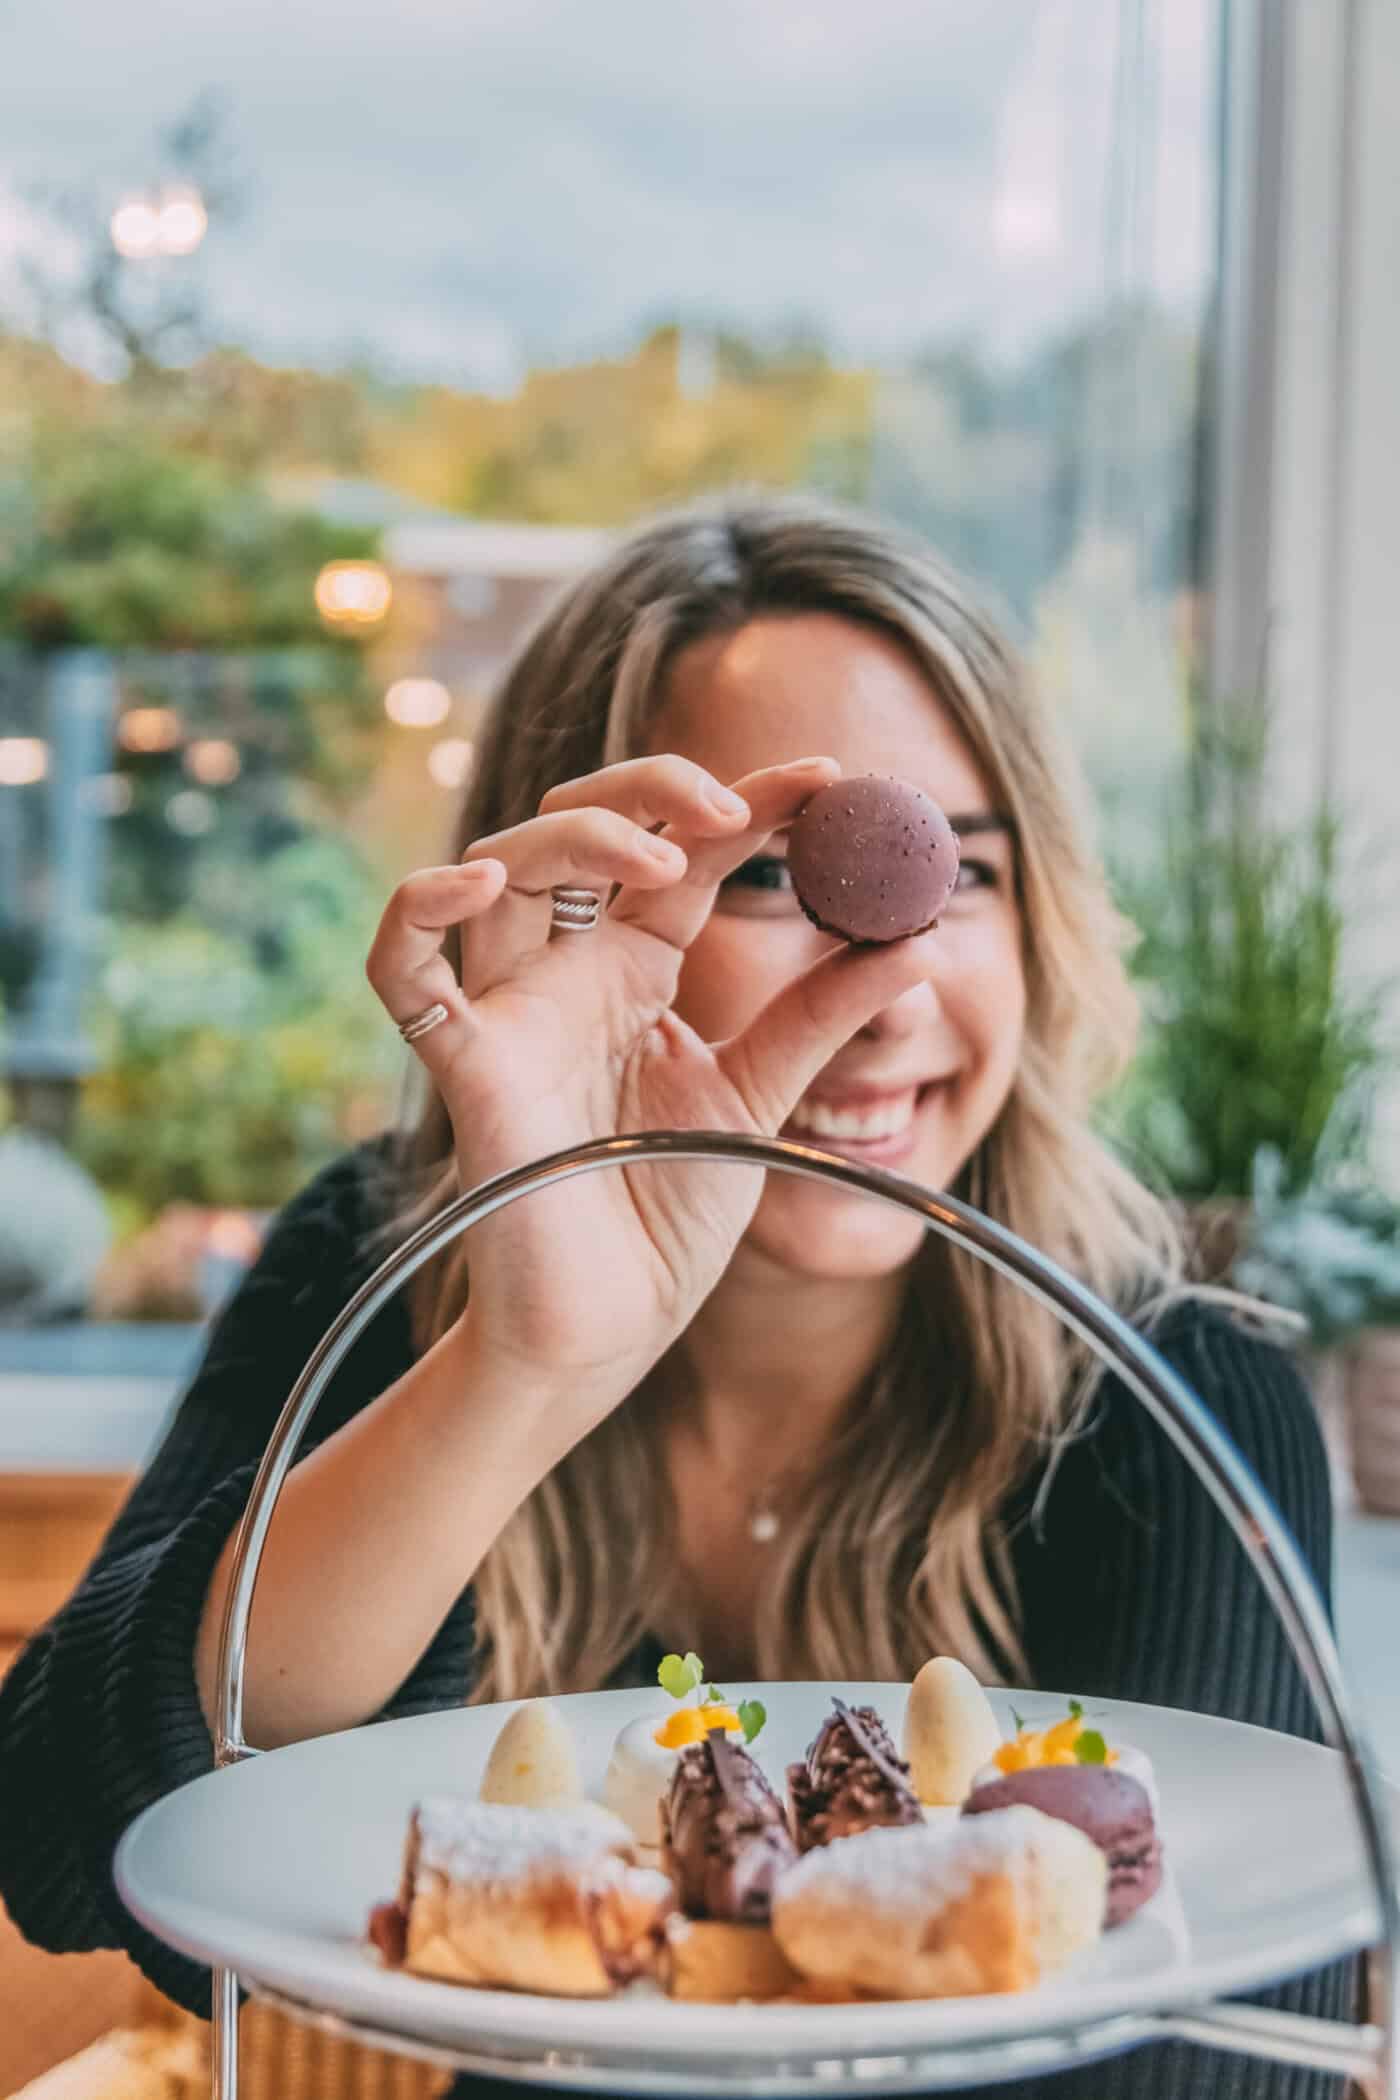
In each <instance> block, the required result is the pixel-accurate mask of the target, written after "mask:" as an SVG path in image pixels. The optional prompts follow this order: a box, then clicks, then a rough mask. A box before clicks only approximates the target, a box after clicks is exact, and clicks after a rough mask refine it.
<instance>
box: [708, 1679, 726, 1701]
mask: <svg viewBox="0 0 1400 2100" xmlns="http://www.w3.org/2000/svg"><path fill="white" fill-rule="evenodd" d="M705 1704H706V1706H723V1704H724V1693H723V1692H722V1691H721V1690H720V1688H719V1686H718V1685H717V1684H712V1685H711V1686H710V1687H709V1689H708V1691H707V1692H706V1693H705Z"/></svg>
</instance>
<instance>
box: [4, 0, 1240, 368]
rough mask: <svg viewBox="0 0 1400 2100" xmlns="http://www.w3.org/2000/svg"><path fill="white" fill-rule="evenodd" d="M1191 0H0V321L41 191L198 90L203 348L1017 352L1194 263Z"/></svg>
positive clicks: (1200, 106) (462, 354)
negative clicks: (212, 217)
mask: <svg viewBox="0 0 1400 2100" xmlns="http://www.w3.org/2000/svg"><path fill="white" fill-rule="evenodd" d="M1218 5H1219V0H800V4H799V0H705V4H704V5H703V6H697V5H691V6H681V5H678V4H677V0H669V4H667V0H381V4H379V5H374V6H371V5H367V4H364V0H344V4H342V5H340V6H336V5H334V4H332V0H238V4H237V5H228V4H221V5H219V6H217V7H216V6H215V5H214V0H181V4H179V5H175V4H171V0H144V4H143V0H51V4H50V5H48V6H45V7H42V8H41V7H36V6H34V5H33V4H32V0H0V314H3V315H6V316H8V317H10V318H12V319H15V318H22V317H23V293H22V288H21V283H20V276H19V258H20V255H21V253H22V251H24V250H25V248H26V246H27V245H30V244H32V243H33V242H34V241H35V240H42V239H43V238H44V236H43V232H42V227H41V225H40V223H39V222H38V221H37V220H36V217H35V213H34V206H33V197H34V194H35V191H36V188H37V186H40V185H43V184H53V183H61V184H65V185H69V186H75V187H80V188H83V189H87V190H90V191H91V192H92V193H93V194H94V195H95V196H98V197H100V198H102V199H103V200H104V201H105V200H110V201H111V202H115V201H117V199H119V198H120V196H121V195H122V194H124V193H126V192H128V191H130V190H131V189H133V188H138V187H139V186H140V185H141V184H142V183H143V182H144V181H146V180H147V179H149V175H150V171H151V166H152V159H151V154H152V142H153V140H154V139H155V137H156V135H157V133H158V131H159V129H160V127H161V126H162V125H163V124H165V123H168V122H169V120H170V119H171V118H173V117H174V116H176V115H178V114H179V113H181V112H182V111H183V110H184V109H186V108H187V107H188V106H189V105H190V103H191V102H192V100H193V99H194V97H195V96H196V95H197V94H198V93H199V92H200V91H201V90H204V89H214V90H216V91H217V92H218V93H219V94H220V96H221V97H222V98H223V101H224V104H225V107H226V110H227V116H228V126H229V132H230V136H231V138H232V140H233V142H234V145H235V147H236V150H237V155H238V159H239V162H240V164H241V167H242V170H243V176H244V185H245V191H246V201H245V207H244V210H243V212H242V213H241V215H240V217H239V219H238V220H237V222H236V223H234V224H232V225H229V226H227V227H224V228H218V227H216V229H215V231H214V232H213V233H212V234H211V236H210V239H209V240H208V242H207V243H206V245H205V249H204V250H203V252H202V254H201V256H200V258H199V260H198V262H197V263H195V264H193V265H189V264H186V265H183V266H179V265H169V266H161V267H171V268H174V267H185V268H195V269H198V270H199V271H200V272H201V273H202V276H203V280H204V283H205V285H206V287H207V291H208V296H209V301H210V305H211V308H212V311H213V312H214V314H215V315H216V316H217V320H218V329H219V333H220V334H221V336H222V337H223V338H224V339H225V340H229V341H237V342H240V343H242V344H244V345H246V346H247V347H248V348H250V349H252V350H253V351H254V352H255V353H257V354H259V355H261V356H264V357H266V358H268V359H271V360H276V361H283V362H306V363H311V364H318V365H322V366H334V365H336V364H338V363H342V362H345V361H346V360H348V359H350V358H352V357H368V358H370V359H372V360H374V361H375V362H376V363H378V364H379V365H381V366H382V367H383V368H384V369H385V370H386V371H388V372H390V373H392V374H394V375H396V376H402V377H412V378H422V379H435V380H441V381H444V382H446V383H448V384H454V385H463V386H480V387H484V388H486V389H488V390H491V391H498V392H499V391H509V390H510V388H511V387H512V386H513V385H514V384H515V383H516V382H517V381H518V378H519V376H520V373H521V372H522V371H523V370H524V369H525V368H526V367H527V366H528V365H531V364H537V363H548V362H567V361H570V360H573V359H576V358H579V357H583V356H588V355H594V354H599V353H607V352H609V351H616V350H619V349H622V348H624V347H625V346H626V345H627V344H628V343H629V342H630V341H633V340H635V338H636V335H637V333H638V331H639V330H640V329H641V328H642V327H643V326H645V325H646V324H647V323H648V322H649V321H651V320H654V319H655V318H657V317H659V316H663V315H664V316H672V315H677V314H680V315H686V316H690V317H692V318H693V319H695V320H697V321H701V320H703V319H705V318H710V319H714V320H717V321H724V322H728V323H732V324H735V325H738V326H740V327H742V328H746V329H749V330H752V331H754V332H758V333H761V332H764V331H771V330H776V329H780V328H782V327H783V326H784V325H785V324H788V323H790V322H792V321H793V320H795V319H798V318H801V319H803V320H805V321H807V322H810V323H813V324H815V325H816V326H817V327H818V328H819V329H820V330H821V331H822V332H823V334H824V335H825V336H826V337H827V338H828V340H829V341H830V342H831V343H832V345H833V347H834V348H835V349H836V350H837V351H838V352H840V353H842V354H847V355H850V356H854V357H860V358H871V359H875V360H885V361H889V362H897V361H898V360H899V359H900V358H902V357H904V356H907V355H908V354H909V353H910V352H911V351H913V350H914V349H916V348H917V347H918V346H920V345H921V344H926V343H928V342H930V341H935V340H946V339H948V338H963V339H970V340H973V341H975V342H976V343H977V344H979V345H980V346H981V347H982V348H983V350H984V351H985V352H987V353H989V354H992V355H1005V356H1009V355H1015V354H1018V353H1019V352H1020V351H1022V350H1023V349H1024V348H1025V347H1027V346H1028V345H1030V344H1033V343H1034V342H1036V341H1038V340H1041V339H1043V338H1044V336H1045V335H1046V334H1047V333H1053V332H1054V331H1055V330H1057V329H1058V328H1060V327H1063V326H1064V325H1065V324H1066V323H1067V322H1068V321H1070V320H1072V319H1073V318H1075V317H1076V316H1078V315H1079V314H1082V313H1083V312H1084V311H1085V310H1086V309H1089V308H1092V307H1093V305H1094V304H1095V303H1097V302H1099V301H1102V300H1103V299H1105V298H1106V297H1109V296H1111V295H1112V294H1114V293H1116V292H1123V291H1148V292H1151V293H1152V294H1153V295H1154V296H1156V297H1158V298H1159V299H1161V300H1162V301H1164V302H1166V303H1168V304H1170V305H1173V306H1177V307H1185V308H1189V307H1190V306H1191V305H1192V303H1193V302H1194V301H1195V300H1197V299H1198V298H1199V296H1200V293H1201V289H1202V286H1203V283H1204V279H1205V274H1206V270H1207V266H1208V255H1209V247H1210V220H1211V179H1212V171H1211V166H1210V150H1209V144H1208V141H1209V138H1210V135H1211V122H1210V106H1209V105H1210V93H1211V67H1212V49H1213V40H1214V20H1215V15H1216V11H1217V7H1218Z"/></svg>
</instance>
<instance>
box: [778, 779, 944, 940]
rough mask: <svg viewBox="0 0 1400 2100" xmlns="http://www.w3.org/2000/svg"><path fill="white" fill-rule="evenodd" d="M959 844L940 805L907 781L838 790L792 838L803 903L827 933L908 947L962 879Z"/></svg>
mask: <svg viewBox="0 0 1400 2100" xmlns="http://www.w3.org/2000/svg"><path fill="white" fill-rule="evenodd" d="M958 861H959V847H958V841H957V835H956V833H955V832H954V831H953V828H952V826H951V825H950V824H949V822H948V819H947V818H946V817H945V816H944V814H943V812H942V810H941V809H940V808H939V807H938V804H937V803H936V802H935V801H934V800H933V798H932V796H930V795H926V794H925V793H924V792H923V790H922V789H921V788H916V787H913V786H911V785H910V783H909V782H908V781H905V780H882V779H879V778H877V777H876V776H875V775H874V774H860V775H857V776H856V777H855V778H853V779H850V780H837V781H833V783H832V785H831V786H830V787H828V788H823V789H822V790H821V792H820V793H819V794H817V795H814V796H813V797H812V799H811V801H810V802H808V803H807V805H806V806H805V808H804V809H803V810H802V812H801V814H800V815H799V816H798V818H797V820H796V822H795V823H794V824H793V826H792V829H791V831H790V832H789V834H788V872H789V874H790V875H791V877H792V883H793V888H794V889H795V890H796V892H797V899H798V902H799V903H800V905H801V906H802V909H803V911H804V912H806V914H807V916H808V918H809V919H811V920H812V921H813V923H814V924H815V925H817V926H820V927H821V929H822V930H823V932H825V933H831V934H835V935H837V936H838V937H839V938H840V939H842V940H848V941H854V942H857V943H870V942H885V941H898V940H904V939H906V938H907V937H908V936H909V935H911V934H915V933H923V932H925V931H926V930H927V928H929V927H930V926H933V925H935V924H936V923H937V919H938V915H939V913H940V912H941V911H942V909H943V907H944V905H945V904H946V903H947V901H948V898H949V897H950V896H951V894H952V890H953V885H954V884H955V882H956V881H957V879H958Z"/></svg>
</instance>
